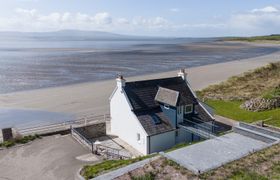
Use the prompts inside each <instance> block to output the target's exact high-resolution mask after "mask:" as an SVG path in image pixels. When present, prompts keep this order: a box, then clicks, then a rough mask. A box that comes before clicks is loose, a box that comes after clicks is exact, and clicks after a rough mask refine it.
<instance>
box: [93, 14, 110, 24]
mask: <svg viewBox="0 0 280 180" xmlns="http://www.w3.org/2000/svg"><path fill="white" fill-rule="evenodd" d="M93 21H95V22H96V23H97V24H111V23H112V17H111V16H110V14H109V13H107V12H103V13H97V14H96V15H95V16H94V17H93Z"/></svg>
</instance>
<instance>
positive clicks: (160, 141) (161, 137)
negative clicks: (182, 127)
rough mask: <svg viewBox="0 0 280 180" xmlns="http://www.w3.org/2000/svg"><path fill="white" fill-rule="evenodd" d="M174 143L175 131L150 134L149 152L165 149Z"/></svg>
mask: <svg viewBox="0 0 280 180" xmlns="http://www.w3.org/2000/svg"><path fill="white" fill-rule="evenodd" d="M175 144H176V141H175V131H169V132H166V133H162V134H158V135H155V136H150V143H149V145H150V153H154V152H160V151H164V150H167V149H169V148H171V147H173V146H174V145H175Z"/></svg>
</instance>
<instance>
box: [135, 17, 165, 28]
mask: <svg viewBox="0 0 280 180" xmlns="http://www.w3.org/2000/svg"><path fill="white" fill-rule="evenodd" d="M133 24H134V25H136V26H143V27H148V28H164V27H167V26H169V24H170V23H169V21H168V20H166V19H165V18H163V17H160V16H158V17H154V18H143V17H136V18H134V19H133Z"/></svg>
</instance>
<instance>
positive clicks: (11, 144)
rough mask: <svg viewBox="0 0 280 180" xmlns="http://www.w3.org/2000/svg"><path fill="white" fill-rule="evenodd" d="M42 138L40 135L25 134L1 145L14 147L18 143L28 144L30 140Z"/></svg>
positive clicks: (0, 144)
mask: <svg viewBox="0 0 280 180" xmlns="http://www.w3.org/2000/svg"><path fill="white" fill-rule="evenodd" d="M38 138H41V137H40V136H39V135H37V134H35V135H28V136H24V137H22V138H17V139H15V140H9V141H4V142H3V143H0V147H6V148H8V147H12V146H14V145H16V144H26V143H28V142H30V141H34V140H35V139H38Z"/></svg>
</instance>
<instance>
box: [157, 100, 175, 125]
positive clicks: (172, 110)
mask: <svg viewBox="0 0 280 180" xmlns="http://www.w3.org/2000/svg"><path fill="white" fill-rule="evenodd" d="M160 108H161V110H162V112H163V113H164V114H165V115H166V116H167V117H168V119H169V120H170V123H171V125H172V126H173V127H174V128H175V127H176V126H177V124H176V118H177V117H176V115H177V111H176V108H175V107H172V106H169V109H166V108H165V107H164V105H163V104H161V105H160Z"/></svg>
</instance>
